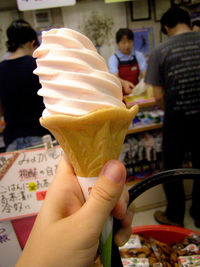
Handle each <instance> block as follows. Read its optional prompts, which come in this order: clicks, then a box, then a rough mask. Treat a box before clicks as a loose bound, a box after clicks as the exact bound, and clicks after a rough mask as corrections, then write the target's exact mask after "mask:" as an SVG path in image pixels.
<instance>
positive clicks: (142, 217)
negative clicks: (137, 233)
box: [133, 200, 200, 232]
mask: <svg viewBox="0 0 200 267" xmlns="http://www.w3.org/2000/svg"><path fill="white" fill-rule="evenodd" d="M190 206H191V200H188V201H186V213H185V220H184V226H185V228H188V229H191V230H194V231H197V232H200V228H196V227H195V226H194V222H193V219H192V218H191V216H190V215H189V209H190ZM156 210H163V211H164V210H165V207H161V208H156V209H150V210H147V211H140V212H136V214H135V216H134V219H133V227H134V226H141V225H147V223H146V222H148V225H151V224H158V223H157V222H156V221H155V220H154V217H153V214H154V212H155V211H156Z"/></svg>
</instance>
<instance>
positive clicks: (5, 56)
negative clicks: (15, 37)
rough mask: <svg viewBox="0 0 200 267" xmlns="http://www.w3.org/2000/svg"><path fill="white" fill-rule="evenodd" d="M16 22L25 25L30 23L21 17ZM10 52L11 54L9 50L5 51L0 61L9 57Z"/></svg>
mask: <svg viewBox="0 0 200 267" xmlns="http://www.w3.org/2000/svg"><path fill="white" fill-rule="evenodd" d="M17 23H23V24H27V25H29V26H30V24H29V23H28V22H27V21H25V20H23V19H18V20H17ZM7 37H8V36H7ZM11 54H12V52H11V51H7V52H6V53H5V54H4V55H3V56H2V57H1V59H0V62H1V61H3V60H6V59H7V58H9V57H10V56H11Z"/></svg>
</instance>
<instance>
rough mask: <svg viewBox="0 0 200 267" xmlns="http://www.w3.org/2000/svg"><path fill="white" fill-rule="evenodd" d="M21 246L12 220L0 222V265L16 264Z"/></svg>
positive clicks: (2, 266)
mask: <svg viewBox="0 0 200 267" xmlns="http://www.w3.org/2000/svg"><path fill="white" fill-rule="evenodd" d="M20 255H21V248H20V245H19V242H18V240H17V237H16V235H15V232H14V229H13V227H12V224H11V222H9V221H7V222H0V267H13V266H15V264H16V262H17V260H18V258H19V256H20Z"/></svg>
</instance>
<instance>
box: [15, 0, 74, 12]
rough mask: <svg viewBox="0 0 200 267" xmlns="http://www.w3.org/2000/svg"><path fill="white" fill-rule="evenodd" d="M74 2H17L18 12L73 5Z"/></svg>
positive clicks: (40, 0)
mask: <svg viewBox="0 0 200 267" xmlns="http://www.w3.org/2000/svg"><path fill="white" fill-rule="evenodd" d="M75 3H76V0H17V5H18V8H19V10H20V11H25V10H34V9H43V8H53V7H60V6H72V5H75Z"/></svg>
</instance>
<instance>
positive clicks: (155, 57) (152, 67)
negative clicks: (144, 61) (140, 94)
mask: <svg viewBox="0 0 200 267" xmlns="http://www.w3.org/2000/svg"><path fill="white" fill-rule="evenodd" d="M159 57H160V56H159V52H158V51H157V50H156V49H154V50H153V52H152V53H151V55H150V57H149V62H148V67H147V71H146V75H145V82H146V84H147V85H151V86H152V87H153V95H154V98H155V100H156V103H157V105H158V107H159V108H161V109H163V110H164V88H163V86H162V84H163V81H162V75H161V73H160V67H159Z"/></svg>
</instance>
